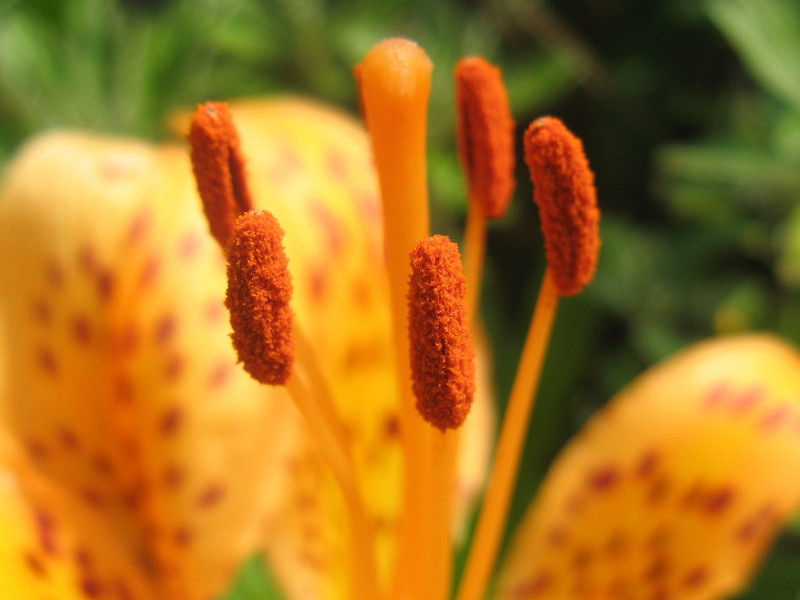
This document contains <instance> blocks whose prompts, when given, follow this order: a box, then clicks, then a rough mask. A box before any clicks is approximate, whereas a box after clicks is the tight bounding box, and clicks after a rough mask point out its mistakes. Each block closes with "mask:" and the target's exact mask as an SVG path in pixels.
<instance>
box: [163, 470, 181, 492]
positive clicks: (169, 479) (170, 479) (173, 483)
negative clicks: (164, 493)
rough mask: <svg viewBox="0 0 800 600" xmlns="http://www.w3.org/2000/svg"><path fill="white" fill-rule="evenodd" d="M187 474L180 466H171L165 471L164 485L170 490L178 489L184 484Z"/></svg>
mask: <svg viewBox="0 0 800 600" xmlns="http://www.w3.org/2000/svg"><path fill="white" fill-rule="evenodd" d="M185 475H186V473H185V472H184V470H183V467H181V466H180V465H170V466H168V467H167V469H166V470H165V471H164V475H163V481H164V485H165V486H166V487H167V488H169V489H176V488H177V487H178V486H180V484H181V483H183V480H184V478H185Z"/></svg>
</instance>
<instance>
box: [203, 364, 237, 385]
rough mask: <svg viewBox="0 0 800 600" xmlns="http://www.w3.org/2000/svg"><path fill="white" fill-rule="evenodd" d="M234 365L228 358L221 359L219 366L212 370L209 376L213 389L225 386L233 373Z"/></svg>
mask: <svg viewBox="0 0 800 600" xmlns="http://www.w3.org/2000/svg"><path fill="white" fill-rule="evenodd" d="M233 369H234V365H233V364H231V362H230V361H229V360H227V359H223V360H221V361H220V362H219V363H217V366H216V367H214V368H213V369H212V370H211V373H210V374H209V376H208V386H209V387H210V388H211V389H219V388H221V387H222V386H224V385H225V384H226V383H227V382H228V380H229V379H230V378H231V375H233Z"/></svg>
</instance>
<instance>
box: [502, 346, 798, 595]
mask: <svg viewBox="0 0 800 600" xmlns="http://www.w3.org/2000/svg"><path fill="white" fill-rule="evenodd" d="M798 464H800V356H799V355H798V353H797V351H796V350H795V349H793V348H790V347H788V346H787V345H785V344H784V343H782V342H780V341H778V340H776V339H774V338H771V337H768V336H759V335H750V336H743V337H736V338H727V339H720V340H716V341H710V342H705V343H702V344H698V345H697V346H694V347H692V348H690V349H688V350H686V351H684V352H683V353H681V354H679V355H678V356H676V357H675V358H672V359H670V360H668V361H667V362H665V363H663V364H662V365H659V366H657V367H655V368H653V369H652V370H650V371H649V372H647V373H646V374H645V375H643V376H642V377H641V378H640V379H638V380H637V381H636V382H635V383H634V384H632V385H631V386H630V387H629V388H627V389H626V390H624V391H623V392H621V393H620V394H619V396H618V397H617V398H616V399H614V400H613V401H612V402H611V403H610V404H609V405H608V407H607V408H605V409H603V410H602V411H601V413H600V414H599V415H598V416H597V417H595V418H594V419H593V420H592V421H591V422H590V423H589V425H588V426H587V427H586V428H585V429H584V431H583V432H581V433H580V434H579V435H578V436H577V437H576V438H575V440H573V441H572V442H571V443H570V444H569V445H568V446H567V448H566V449H565V450H564V451H563V453H562V454H561V456H560V457H559V458H558V459H557V461H556V463H555V464H554V466H553V468H552V470H551V472H550V474H549V475H548V477H547V478H546V480H545V482H544V483H543V485H542V488H541V490H540V492H539V495H538V497H537V499H536V501H535V503H534V504H533V505H532V507H531V508H530V509H529V511H528V514H527V515H526V517H525V519H524V521H523V523H522V525H521V527H520V529H519V530H518V532H517V533H516V536H515V539H514V542H513V545H512V548H511V550H510V552H509V556H508V558H507V561H506V564H505V567H504V570H503V572H502V574H501V579H500V584H499V588H498V594H497V597H498V598H502V599H512V598H513V599H515V600H520V599H524V598H587V599H588V598H592V599H602V598H609V599H610V598H614V599H622V598H665V599H666V598H681V599H682V600H701V599H712V598H720V597H726V596H727V595H729V594H730V593H732V592H734V591H736V590H738V589H739V588H740V587H741V586H743V585H744V583H745V582H746V581H747V579H748V577H749V576H750V574H751V572H752V570H753V569H754V567H755V566H756V564H757V563H758V560H759V559H760V557H761V556H762V555H763V553H764V551H765V549H766V547H767V546H768V544H769V543H770V541H771V540H772V538H773V537H774V535H775V533H776V531H777V529H778V527H779V526H780V525H781V523H783V522H784V520H785V519H786V518H787V517H788V516H790V515H791V514H792V513H793V511H794V510H796V509H797V506H798V500H800V474H798V470H797V465H798Z"/></svg>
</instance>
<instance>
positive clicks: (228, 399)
mask: <svg viewBox="0 0 800 600" xmlns="http://www.w3.org/2000/svg"><path fill="white" fill-rule="evenodd" d="M0 247H2V252H1V253H0V281H2V282H3V284H2V293H1V294H0V306H2V309H3V311H4V319H5V331H4V333H5V343H6V344H7V346H8V348H9V349H10V350H13V351H9V352H8V353H7V354H8V357H7V359H8V363H7V382H6V394H5V395H6V398H5V400H4V404H5V408H6V410H7V412H8V414H9V421H10V423H11V426H12V428H13V430H14V432H15V434H16V435H17V436H18V437H19V439H20V440H21V441H22V443H23V444H24V446H25V447H26V449H27V451H28V453H29V454H30V456H31V458H32V459H33V461H34V462H35V463H36V465H37V467H38V468H39V469H41V471H42V472H44V473H45V474H47V475H48V476H49V477H52V478H53V479H54V480H55V481H56V482H58V483H59V484H60V485H63V486H64V487H65V488H67V489H68V490H69V491H70V492H71V493H73V494H75V495H77V496H78V497H80V498H81V499H82V502H83V503H84V504H85V505H86V506H88V507H90V508H91V509H92V510H93V511H95V513H96V514H97V518H98V519H103V520H108V521H109V522H110V523H111V524H112V526H113V527H114V529H115V531H116V534H117V536H118V537H119V538H120V539H121V540H123V541H124V543H125V544H126V545H127V547H128V548H130V549H131V550H132V551H133V552H135V553H137V554H138V555H141V556H143V557H144V559H145V560H146V561H147V562H149V563H150V564H152V565H153V566H154V569H155V571H156V572H157V573H158V575H159V577H158V579H159V585H160V586H161V592H160V593H161V595H162V596H163V597H170V598H180V599H189V600H195V599H197V600H207V599H208V598H210V597H212V596H214V595H216V594H219V593H220V592H221V591H223V590H224V589H225V587H226V586H227V585H228V583H229V580H230V577H231V576H232V574H233V573H234V572H235V569H236V568H237V567H238V565H239V563H240V562H241V561H242V560H243V559H244V558H245V557H246V556H247V554H248V553H250V552H251V551H252V550H253V549H254V547H255V543H256V540H257V534H258V532H259V527H260V525H261V522H262V519H263V518H264V516H265V514H266V513H268V512H269V510H270V506H269V504H266V503H265V500H271V502H272V504H273V505H275V504H277V503H278V502H279V499H280V495H281V490H283V489H284V488H285V485H283V484H282V482H281V479H280V473H283V472H284V471H285V469H283V468H282V467H283V464H284V460H283V451H282V448H284V447H285V445H286V443H287V438H289V437H291V435H292V430H293V426H292V424H293V423H295V421H294V420H293V410H292V407H291V405H290V403H289V402H288V401H287V400H286V399H285V398H281V397H278V396H279V395H280V394H278V393H276V392H271V391H268V390H266V389H265V388H262V387H261V386H259V385H258V384H256V383H255V382H253V381H252V380H250V379H249V377H248V376H247V375H246V374H244V372H242V371H241V369H239V368H238V367H237V366H236V358H235V356H234V353H233V350H232V348H231V346H230V340H229V337H228V331H229V326H228V323H227V318H226V313H225V310H224V307H223V304H222V298H223V294H224V290H225V275H224V264H223V262H224V261H223V259H222V254H221V252H220V250H219V249H218V248H217V246H216V245H215V243H214V242H213V240H212V239H211V237H210V236H209V235H208V233H207V225H206V223H205V222H204V221H203V218H202V216H201V211H200V207H199V200H198V199H197V197H196V193H195V190H194V183H193V180H192V176H191V172H190V167H189V164H188V158H187V153H186V151H185V149H183V148H180V147H167V148H161V149H155V148H152V147H150V146H147V145H144V144H141V143H137V142H131V141H125V140H110V139H99V138H95V137H91V136H88V135H82V134H76V133H54V134H49V135H46V136H43V137H41V138H39V139H37V140H34V141H33V142H31V143H30V144H29V145H28V147H27V148H25V149H24V150H23V151H22V153H21V154H20V156H19V157H18V158H17V159H16V160H15V162H14V163H13V164H12V165H11V166H10V167H9V170H8V174H7V178H6V181H5V184H4V187H3V189H2V196H1V197H0ZM279 467H280V468H279ZM267 479H268V480H269V481H270V484H271V494H270V496H269V497H268V498H264V497H263V496H262V495H261V488H262V482H263V481H265V480H267Z"/></svg>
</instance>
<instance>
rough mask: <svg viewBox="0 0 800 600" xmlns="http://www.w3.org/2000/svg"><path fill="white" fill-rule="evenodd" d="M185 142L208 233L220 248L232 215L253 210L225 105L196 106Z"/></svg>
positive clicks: (243, 161)
mask: <svg viewBox="0 0 800 600" xmlns="http://www.w3.org/2000/svg"><path fill="white" fill-rule="evenodd" d="M189 144H190V145H191V147H192V167H193V169H194V176H195V180H196V181H197V189H198V191H199V193H200V198H201V199H202V200H203V208H204V209H205V213H206V218H207V219H208V222H209V225H210V227H211V234H212V235H213V236H214V238H215V239H216V240H217V242H219V244H220V246H222V247H223V248H224V247H225V244H226V243H227V241H228V237H229V236H230V235H231V233H232V232H233V223H234V221H235V220H236V217H237V216H239V215H240V214H242V213H244V212H247V211H250V210H253V201H252V198H251V197H250V191H249V188H248V186H247V180H246V176H245V168H244V163H245V160H244V156H243V154H242V151H241V149H240V143H239V134H238V133H237V131H236V127H235V126H234V124H233V119H232V117H231V114H230V111H229V110H228V105H227V104H225V103H223V102H208V103H206V104H202V105H201V106H199V107H198V108H197V110H196V111H195V113H194V116H193V117H192V123H191V127H190V129H189Z"/></svg>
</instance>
